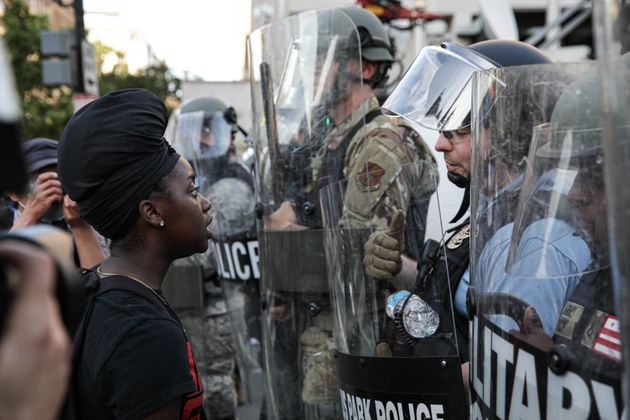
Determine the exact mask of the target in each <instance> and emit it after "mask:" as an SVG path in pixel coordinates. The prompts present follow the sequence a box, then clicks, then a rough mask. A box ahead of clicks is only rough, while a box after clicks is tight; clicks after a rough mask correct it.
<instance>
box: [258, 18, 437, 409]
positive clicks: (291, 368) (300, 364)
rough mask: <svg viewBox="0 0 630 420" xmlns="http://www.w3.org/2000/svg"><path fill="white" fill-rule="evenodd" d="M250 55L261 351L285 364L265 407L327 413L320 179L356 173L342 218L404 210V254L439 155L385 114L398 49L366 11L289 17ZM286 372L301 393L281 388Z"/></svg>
mask: <svg viewBox="0 0 630 420" xmlns="http://www.w3.org/2000/svg"><path fill="white" fill-rule="evenodd" d="M278 45H286V46H287V48H286V49H281V50H278V47H277V46H278ZM250 53H251V54H252V58H253V60H252V63H253V65H252V69H253V71H254V74H253V77H252V81H253V90H252V96H253V98H254V114H255V117H256V121H258V124H255V126H254V127H255V130H257V132H256V133H255V138H254V140H255V141H256V142H258V144H259V146H258V147H257V150H258V151H259V156H258V175H259V181H258V185H260V186H261V191H260V193H261V194H260V195H261V197H260V198H261V203H260V204H261V205H260V206H259V208H260V210H261V222H262V223H261V230H260V231H259V235H261V236H259V237H260V238H261V265H262V267H261V268H262V281H263V288H264V290H265V293H266V294H267V296H266V302H267V307H268V314H269V315H268V316H269V318H268V320H267V321H266V322H265V324H266V327H265V329H266V331H267V332H266V335H267V342H266V343H265V345H266V356H267V363H268V366H270V370H273V371H277V372H280V373H279V374H278V376H277V377H274V376H272V375H270V376H269V378H268V379H269V381H270V382H271V383H270V384H269V389H270V392H271V395H270V398H269V403H270V410H271V413H273V414H270V415H273V416H275V417H276V418H333V417H337V416H339V415H340V414H341V412H340V408H339V398H338V395H337V385H336V378H335V376H336V375H335V370H334V363H333V353H332V349H333V348H334V346H335V344H334V341H333V334H332V329H333V322H332V313H331V309H330V301H329V296H328V284H327V274H326V262H325V260H324V249H323V246H322V216H321V208H320V205H319V197H321V193H322V191H323V189H324V188H325V187H326V186H327V185H331V184H333V183H334V182H336V181H339V180H344V179H345V180H352V182H348V183H347V184H345V185H346V189H345V190H344V192H343V196H344V198H345V201H344V205H343V208H344V212H343V214H342V215H341V216H340V219H339V220H338V222H339V223H342V224H344V226H347V227H357V226H365V227H369V226H370V225H373V226H375V227H376V228H379V229H383V228H384V227H386V226H387V224H388V223H389V221H390V220H391V219H392V217H393V214H394V213H395V211H396V210H398V209H400V210H403V211H405V214H406V217H407V219H408V220H409V223H408V226H409V227H410V228H409V230H408V232H409V233H408V235H407V236H406V238H407V239H408V244H406V248H405V251H406V252H409V253H410V254H411V255H414V256H416V255H417V254H418V245H417V244H418V243H419V242H421V241H422V238H423V237H424V223H425V218H426V212H427V204H428V197H430V195H431V193H432V192H433V191H434V182H433V181H434V174H435V172H436V170H435V163H434V161H433V159H432V158H431V156H430V153H429V151H428V150H427V149H426V146H425V145H424V143H423V141H422V139H421V138H420V137H419V135H418V134H417V133H416V132H415V131H414V130H413V129H411V128H410V127H408V126H406V125H405V124H403V123H402V122H397V121H392V120H390V119H389V118H387V117H385V116H383V115H382V113H381V111H380V108H379V105H378V101H377V99H376V97H375V95H374V89H375V88H376V87H377V86H380V85H382V84H383V83H384V82H385V79H386V76H387V72H388V69H389V67H390V66H391V63H392V62H393V57H392V53H391V50H390V44H389V40H388V37H387V35H386V33H385V31H384V28H383V26H382V24H381V23H380V22H379V21H378V19H377V18H376V17H375V16H373V15H372V14H370V13H369V12H367V11H364V10H361V9H358V8H342V9H334V10H327V11H319V12H306V13H304V14H300V15H298V16H293V17H290V18H287V19H285V20H282V21H279V22H278V23H275V24H271V25H269V26H266V27H263V28H261V30H259V31H256V32H254V33H253V34H252V36H251V37H250ZM258 73H259V74H258ZM403 167H404V168H405V169H404V170H403ZM407 171H408V172H407ZM403 172H404V173H405V176H404V177H403V176H401V174H402V173H403ZM368 201H369V202H371V203H372V205H371V206H366V205H365V203H366V202H368ZM416 203H422V204H421V205H419V206H415V204H416ZM412 226H413V227H414V228H411V227H412ZM271 366H278V367H277V369H274V368H272V367H271ZM288 381H291V382H290V384H291V385H290V386H291V387H293V389H295V391H296V394H298V395H293V394H291V395H290V396H289V395H288V394H287V393H286V389H282V388H286V387H287V386H288V384H287V382H288ZM295 383H298V384H299V386H298V388H297V389H296V388H295ZM280 389H282V394H281V395H280V394H278V395H275V394H276V393H278V392H279V390H280Z"/></svg>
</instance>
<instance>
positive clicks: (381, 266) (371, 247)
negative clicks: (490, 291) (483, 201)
mask: <svg viewBox="0 0 630 420" xmlns="http://www.w3.org/2000/svg"><path fill="white" fill-rule="evenodd" d="M436 62H437V63H439V65H437V66H436V65H435V64H434V63H436ZM548 62H549V59H548V58H547V57H546V56H545V55H544V54H543V53H542V52H540V51H539V50H537V49H535V48H533V47H531V46H529V45H527V44H524V43H520V42H513V41H500V40H491V41H484V42H480V43H477V44H473V45H471V46H469V47H462V46H459V45H456V44H451V43H444V44H442V45H441V46H440V47H429V48H425V49H424V50H423V51H422V52H421V53H420V55H419V56H418V58H417V59H416V60H415V62H414V63H413V64H412V66H411V68H410V69H409V70H408V72H407V74H406V75H405V76H404V78H403V80H401V82H400V84H399V86H398V87H397V88H396V90H395V91H394V92H393V93H392V95H391V96H390V97H389V98H388V100H387V101H386V103H385V104H384V107H385V108H386V109H388V110H390V111H391V112H394V113H396V114H398V115H401V116H403V117H405V118H409V119H411V120H413V121H415V122H417V123H419V124H421V125H422V126H424V127H427V128H430V129H433V130H439V132H440V137H439V138H438V141H437V143H436V145H435V148H436V150H437V151H439V152H442V153H443V154H444V160H445V162H446V165H447V170H448V178H449V180H450V181H451V182H453V183H454V184H455V185H457V186H458V187H460V188H465V194H464V197H463V201H462V204H461V206H460V210H459V211H458V214H457V215H456V216H455V217H454V218H453V220H452V222H455V221H457V220H460V219H461V218H462V216H463V215H464V214H465V213H466V211H467V210H468V207H469V203H470V185H471V155H472V126H471V122H472V121H471V110H472V109H474V108H475V107H478V106H484V104H481V103H474V102H473V87H472V86H471V78H472V75H473V73H474V72H476V71H485V70H489V69H492V68H505V67H512V66H521V65H531V64H540V63H548ZM446 74H448V75H450V76H449V78H446V76H445V75H446ZM451 76H452V77H451ZM496 93H497V95H500V92H496ZM485 106H486V108H487V107H488V106H490V104H488V103H486V104H485ZM515 129H516V127H515ZM508 139H509V137H507V138H501V139H500V140H501V142H502V144H501V146H500V147H503V148H508V149H509V148H513V147H515V145H517V146H516V147H518V149H519V150H522V149H523V145H522V144H519V143H520V142H516V141H515V142H513V143H512V144H510V140H508ZM524 150H525V153H526V151H527V150H528V149H527V147H525V148H524ZM525 153H523V154H525ZM448 233H450V236H449V237H448V238H446V239H445V240H444V245H445V246H444V247H441V248H440V251H439V252H440V258H439V259H438V260H440V259H443V258H446V259H447V261H448V266H447V267H446V266H444V267H443V266H440V265H438V266H437V267H436V268H437V269H436V270H432V271H431V276H430V282H431V283H433V284H436V285H437V287H438V288H439V289H440V290H441V291H442V292H441V293H442V295H443V297H442V298H441V299H440V300H441V301H442V302H443V305H445V306H446V308H445V310H444V313H445V314H446V316H449V314H450V313H452V314H453V315H454V319H455V325H456V327H457V328H456V332H457V338H453V339H452V340H453V342H454V343H457V346H458V347H459V350H460V352H461V358H462V362H467V361H468V360H469V357H470V356H469V354H468V317H467V313H466V291H467V289H468V285H469V283H470V280H469V279H470V274H469V256H470V243H469V239H470V235H471V227H470V220H469V218H466V219H464V220H463V221H462V222H461V223H460V224H459V225H458V226H456V227H454V228H453V229H452V230H451V231H450V232H448ZM398 242H399V238H395V237H392V236H391V235H387V234H384V233H375V234H373V235H372V236H371V238H370V241H369V242H368V243H367V245H366V251H365V252H366V258H365V260H364V262H365V266H366V271H367V272H368V273H369V274H370V275H372V276H373V277H374V278H377V279H381V280H385V279H393V280H394V281H397V283H398V284H401V285H406V286H407V287H409V286H410V285H412V284H413V283H414V279H415V277H416V275H417V273H418V272H420V271H421V270H420V269H421V268H422V267H421V264H418V269H415V267H414V266H415V264H416V261H409V260H405V259H404V257H403V258H401V257H400V255H399V254H392V251H393V250H396V249H397V248H398V246H399V245H398ZM392 257H394V258H392ZM391 263H394V264H391ZM451 305H452V306H453V309H454V310H453V311H451Z"/></svg>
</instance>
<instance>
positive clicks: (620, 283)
mask: <svg viewBox="0 0 630 420" xmlns="http://www.w3.org/2000/svg"><path fill="white" fill-rule="evenodd" d="M619 3H621V4H619ZM629 6H630V5H629V4H628V3H627V2H601V3H597V4H594V5H593V8H594V24H593V26H594V30H595V40H596V45H597V46H598V47H599V51H598V57H599V62H598V65H599V69H598V70H599V77H598V80H599V83H600V86H601V88H602V91H601V95H600V98H598V99H599V100H600V101H601V109H600V110H599V117H600V118H601V121H602V130H603V137H604V151H605V162H606V165H605V171H606V192H607V194H606V195H607V202H608V221H609V233H610V242H611V246H610V253H611V266H612V272H613V285H614V289H615V290H614V292H615V293H614V298H615V307H616V308H617V312H618V316H619V318H620V320H621V326H622V328H621V331H622V337H621V338H622V342H623V343H624V345H623V348H622V353H623V360H624V361H625V368H624V374H623V383H624V385H625V388H624V398H623V400H624V403H625V407H627V406H628V403H629V401H630V388H629V387H628V383H629V382H628V380H629V378H630V375H629V370H628V364H627V361H628V360H629V359H630V346H629V345H628V343H629V342H630V341H629V340H630V335H629V334H630V330H629V329H628V325H630V311H629V310H628V308H630V305H628V302H630V282H629V281H628V278H630V258H627V253H628V249H629V248H628V247H629V246H630V228H629V227H628V223H627V220H628V208H630V207H629V206H630V190H628V188H626V187H625V186H624V185H623V184H624V182H623V180H624V178H623V175H622V174H624V173H625V172H626V168H627V165H628V162H629V161H630V160H629V159H630V132H629V130H628V111H629V110H630V55H629V54H628V50H629V39H628V31H629V30H630V24H629V22H630V20H629V17H630V7H629ZM620 177H621V178H620Z"/></svg>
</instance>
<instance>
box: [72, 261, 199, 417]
mask: <svg viewBox="0 0 630 420" xmlns="http://www.w3.org/2000/svg"><path fill="white" fill-rule="evenodd" d="M87 276H96V274H95V273H89V274H87ZM119 278H120V277H119ZM127 280H128V281H130V282H133V281H134V280H131V279H127ZM107 281H108V280H107V278H106V279H104V280H101V282H107ZM143 287H144V286H143ZM147 291H148V292H149V293H150V290H148V289H147ZM75 378H76V382H75V384H76V386H77V391H78V392H77V394H78V395H77V396H78V401H77V405H78V407H79V411H80V413H79V415H80V418H81V419H91V420H99V419H114V418H115V419H138V418H142V417H144V416H147V415H149V414H151V413H152V412H154V411H155V410H157V409H159V408H160V407H162V406H164V405H166V404H168V403H169V402H171V401H173V400H174V399H176V398H182V410H181V411H182V414H181V418H182V419H203V418H205V416H204V415H203V413H202V411H203V408H202V399H203V385H202V384H201V380H200V376H199V373H198V372H197V367H196V365H195V359H194V357H193V354H192V350H191V346H190V341H189V340H188V337H187V336H186V333H185V331H184V329H183V327H182V326H181V324H180V322H179V320H178V319H177V316H176V315H175V314H174V313H173V312H172V311H171V310H168V309H167V308H166V307H165V306H164V305H163V304H162V303H158V302H154V301H151V300H148V299H147V298H146V297H143V296H141V295H139V294H137V293H135V292H132V291H128V290H108V291H107V292H105V293H102V294H100V295H97V296H96V300H95V302H94V307H93V310H92V314H91V316H90V319H89V323H88V326H87V329H86V330H85V341H84V346H83V350H82V353H81V359H80V361H79V366H78V370H77V372H76V377H75Z"/></svg>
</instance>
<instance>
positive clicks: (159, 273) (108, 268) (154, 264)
mask: <svg viewBox="0 0 630 420" xmlns="http://www.w3.org/2000/svg"><path fill="white" fill-rule="evenodd" d="M170 265H171V261H170V260H167V259H165V258H156V256H155V255H148V254H147V253H145V252H133V253H125V254H118V255H116V254H113V255H112V256H111V257H109V258H108V259H107V260H105V261H103V263H102V264H101V268H100V271H101V272H103V273H107V274H119V275H123V276H128V277H133V278H135V279H138V280H140V281H142V282H143V283H145V284H146V285H147V286H149V287H151V288H152V289H159V288H160V287H161V286H162V280H164V276H165V275H166V272H167V271H168V268H169V267H170Z"/></svg>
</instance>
